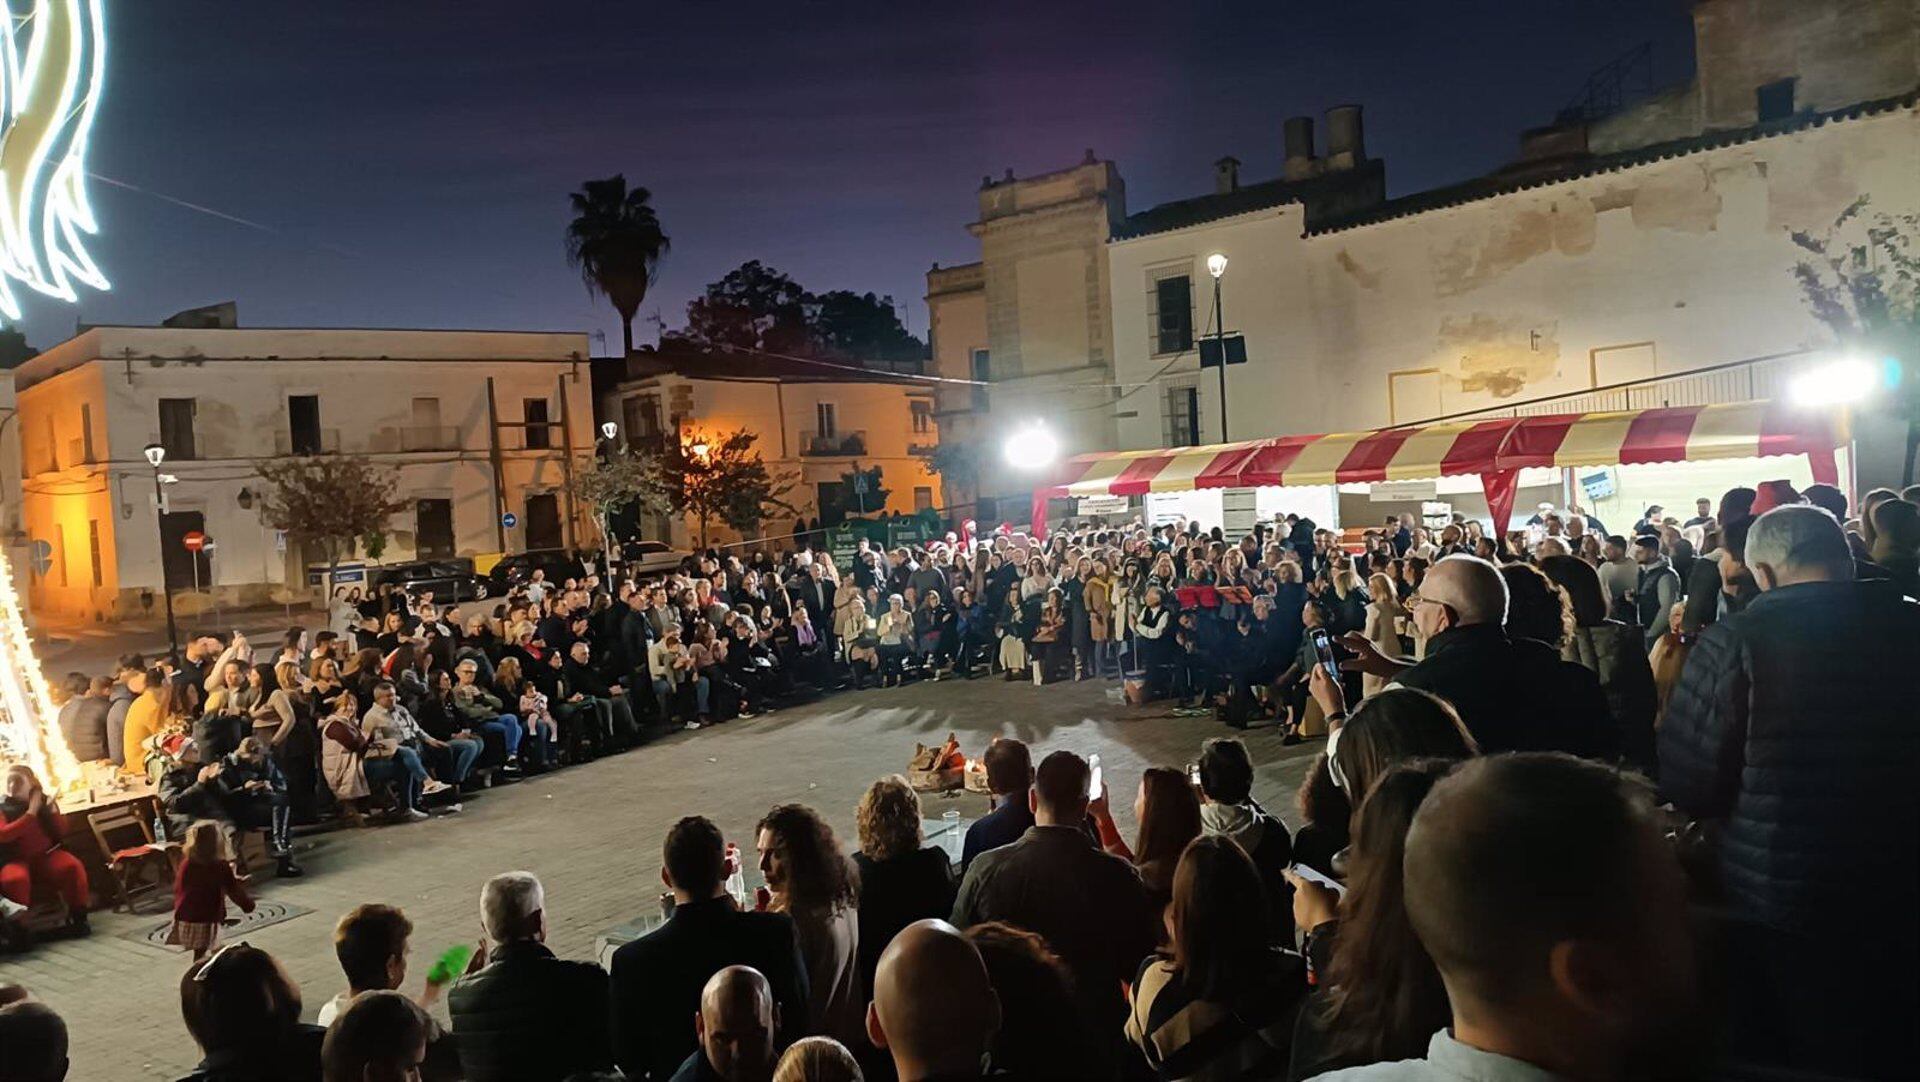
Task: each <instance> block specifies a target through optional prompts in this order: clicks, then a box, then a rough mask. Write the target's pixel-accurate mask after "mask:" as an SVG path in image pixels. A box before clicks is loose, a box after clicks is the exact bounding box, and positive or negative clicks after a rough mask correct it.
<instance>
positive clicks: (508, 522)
mask: <svg viewBox="0 0 1920 1082" xmlns="http://www.w3.org/2000/svg"><path fill="white" fill-rule="evenodd" d="M500 525H502V526H505V527H506V528H507V529H509V530H511V529H513V528H514V527H515V526H518V525H520V516H519V515H516V514H514V513H513V512H512V511H508V512H507V513H506V514H504V515H501V516H500Z"/></svg>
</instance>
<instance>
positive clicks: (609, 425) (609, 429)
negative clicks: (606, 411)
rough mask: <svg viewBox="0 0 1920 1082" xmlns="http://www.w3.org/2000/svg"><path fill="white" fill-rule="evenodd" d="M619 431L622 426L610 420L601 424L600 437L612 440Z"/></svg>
mask: <svg viewBox="0 0 1920 1082" xmlns="http://www.w3.org/2000/svg"><path fill="white" fill-rule="evenodd" d="M619 432H620V426H619V425H617V424H614V423H613V422H612V421H608V422H606V423H605V424H603V425H601V426H600V438H601V439H603V440H610V439H612V438H613V437H614V436H616V435H618V434H619Z"/></svg>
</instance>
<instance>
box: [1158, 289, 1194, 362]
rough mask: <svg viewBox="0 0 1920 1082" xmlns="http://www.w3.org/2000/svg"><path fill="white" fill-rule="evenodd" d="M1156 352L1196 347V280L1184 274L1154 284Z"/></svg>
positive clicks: (1183, 350)
mask: <svg viewBox="0 0 1920 1082" xmlns="http://www.w3.org/2000/svg"><path fill="white" fill-rule="evenodd" d="M1153 329H1154V333H1153V351H1154V352H1155V353H1185V352H1186V351H1187V350H1190V349H1192V348H1193V279H1191V278H1189V277H1187V276H1186V275H1184V274H1180V275H1175V276H1173V277H1171V278H1162V279H1160V280H1159V281H1157V282H1155V283H1153Z"/></svg>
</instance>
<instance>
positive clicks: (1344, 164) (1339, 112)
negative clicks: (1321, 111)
mask: <svg viewBox="0 0 1920 1082" xmlns="http://www.w3.org/2000/svg"><path fill="white" fill-rule="evenodd" d="M1366 160H1367V147H1366V143H1365V141H1364V140H1363V139H1362V137H1361V133H1360V107H1359V106H1358V105H1336V106H1334V107H1333V108H1331V109H1328V110H1327V171H1328V172H1332V171H1334V170H1337V169H1352V168H1353V167H1354V166H1356V165H1359V164H1360V163H1361V162H1364V161H1366Z"/></svg>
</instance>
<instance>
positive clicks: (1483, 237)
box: [1109, 0, 1920, 506]
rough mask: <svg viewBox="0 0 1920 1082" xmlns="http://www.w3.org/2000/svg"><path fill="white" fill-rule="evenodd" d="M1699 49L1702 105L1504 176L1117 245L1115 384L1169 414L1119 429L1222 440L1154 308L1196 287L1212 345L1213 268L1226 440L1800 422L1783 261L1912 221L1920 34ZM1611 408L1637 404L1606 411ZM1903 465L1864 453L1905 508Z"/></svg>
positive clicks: (1790, 7)
mask: <svg viewBox="0 0 1920 1082" xmlns="http://www.w3.org/2000/svg"><path fill="white" fill-rule="evenodd" d="M1695 21H1696V35H1697V37H1698V52H1699V57H1700V63H1699V69H1700V70H1699V75H1698V76H1697V77H1696V79H1695V80H1694V81H1693V82H1692V83H1690V84H1687V85H1686V86H1683V87H1678V88H1674V89H1671V90H1669V91H1666V92H1664V93H1662V94H1659V95H1657V96H1655V97H1654V98H1653V99H1652V100H1650V101H1647V102H1645V103H1643V104H1641V105H1640V106H1638V107H1636V108H1633V109H1629V110H1627V111H1626V112H1623V113H1618V114H1614V115H1612V116H1609V117H1605V118H1602V119H1597V120H1594V121H1593V122H1591V123H1582V122H1572V123H1568V122H1563V123H1562V124H1561V125H1559V126H1557V127H1555V128H1551V129H1542V130H1540V131H1536V132H1532V133H1528V135H1527V136H1526V137H1525V138H1524V139H1523V150H1522V158H1521V160H1520V161H1519V162H1517V163H1515V165H1513V166H1510V167H1508V168H1507V169H1504V170H1502V171H1500V172H1499V173H1496V174H1494V175H1492V176H1489V177H1485V178H1480V179H1477V180H1474V181H1469V182H1467V183H1464V184H1461V185H1457V186H1454V187H1451V188H1446V189H1440V190H1437V191H1431V192H1423V193H1417V194H1414V195H1411V196H1406V197H1402V198H1398V199H1393V200H1387V201H1384V202H1380V203H1378V204H1377V205H1373V206H1361V207H1355V208H1353V209H1351V210H1349V211H1346V212H1342V213H1334V214H1331V215H1329V214H1319V215H1316V214H1315V211H1316V208H1315V206H1314V205H1313V201H1312V200H1311V199H1310V198H1304V197H1301V196H1300V195H1299V194H1298V193H1296V192H1292V191H1289V190H1287V189H1286V188H1285V187H1284V186H1282V187H1280V188H1277V189H1274V190H1273V192H1272V198H1271V199H1270V200H1268V205H1265V206H1256V207H1247V206H1245V205H1244V202H1242V203H1240V204H1235V203H1233V202H1232V201H1230V200H1229V199H1227V198H1226V197H1215V198H1214V199H1211V200H1209V199H1206V198H1202V199H1198V200H1192V201H1189V203H1188V205H1187V206H1186V207H1185V208H1184V212H1183V214H1181V215H1180V216H1178V217H1177V218H1176V219H1174V220H1172V221H1168V220H1167V219H1166V218H1165V217H1164V216H1161V217H1156V216H1155V215H1154V213H1153V212H1148V213H1147V214H1145V215H1139V216H1136V217H1135V218H1134V219H1132V220H1130V222H1129V225H1128V227H1125V228H1123V230H1122V232H1121V234H1120V235H1118V236H1117V237H1116V239H1115V240H1114V241H1113V242H1112V243H1111V244H1110V245H1109V257H1110V275H1111V281H1112V286H1113V293H1112V301H1111V308H1112V312H1113V320H1114V331H1113V336H1112V337H1113V342H1114V357H1115V367H1116V372H1117V379H1118V381H1119V382H1120V383H1121V384H1123V385H1132V384H1150V385H1151V386H1150V387H1148V389H1147V390H1145V391H1143V392H1141V393H1140V394H1139V395H1138V396H1137V398H1138V401H1137V402H1135V403H1133V404H1129V405H1128V406H1126V407H1125V408H1124V409H1122V410H1121V411H1120V412H1119V413H1118V425H1119V442H1120V445H1121V446H1122V447H1125V448H1149V447H1157V446H1167V445H1170V444H1171V445H1178V444H1199V443H1210V442H1217V441H1219V440H1220V439H1221V436H1222V433H1221V420H1220V418H1221V409H1220V403H1221V398H1220V392H1219V382H1218V378H1219V373H1218V371H1217V370H1214V369H1207V370H1204V371H1203V370H1202V369H1201V368H1200V367H1199V358H1198V353H1197V350H1193V351H1189V350H1177V349H1172V348H1163V347H1166V346H1169V345H1170V343H1168V342H1166V340H1165V334H1164V331H1165V328H1166V326H1167V321H1166V319H1165V317H1164V314H1163V313H1162V312H1160V311H1158V310H1157V309H1156V305H1155V301H1156V298H1160V297H1164V296H1167V295H1169V291H1168V290H1167V289H1166V288H1165V287H1163V286H1162V285H1161V283H1163V282H1164V281H1166V280H1167V279H1170V278H1183V279H1185V282H1184V283H1183V284H1182V287H1177V288H1175V289H1173V290H1171V293H1172V294H1173V295H1178V296H1190V297H1191V298H1192V304H1193V313H1192V315H1191V316H1190V317H1189V324H1190V325H1191V326H1194V327H1202V326H1205V325H1206V322H1207V319H1208V317H1209V316H1210V314H1211V311H1210V309H1211V304H1212V296H1213V295H1212V289H1213V281H1212V279H1211V278H1210V277H1209V275H1208V272H1207V269H1206V263H1207V259H1208V257H1209V256H1210V255H1212V254H1214V253H1219V254H1221V255H1224V256H1226V257H1227V270H1226V272H1225V274H1224V275H1223V276H1222V278H1221V279H1220V289H1221V296H1222V302H1223V308H1224V312H1225V320H1224V326H1225V329H1226V331H1227V332H1228V333H1239V334H1242V335H1244V336H1245V342H1246V353H1247V363H1245V364H1243V365H1233V366H1229V368H1228V369H1227V377H1226V379H1227V393H1226V399H1225V401H1226V426H1227V435H1228V436H1230V437H1231V438H1233V439H1236V440H1239V439H1250V438H1255V437H1262V436H1275V435H1283V434H1304V433H1315V432H1351V431H1364V430H1370V429H1375V428H1381V427H1387V426H1391V425H1402V424H1410V423H1416V422H1420V421H1426V420H1431V419H1434V418H1439V417H1451V416H1458V415H1466V414H1476V413H1485V414H1488V415H1491V414H1493V413H1496V412H1502V411H1506V412H1512V411H1514V410H1516V409H1517V410H1518V412H1541V413H1545V412H1578V411H1583V410H1602V409H1628V408H1645V407H1657V406H1665V405H1672V406H1682V405H1697V404H1709V403H1714V402H1729V401H1741V400H1746V399H1753V398H1770V397H1777V396H1779V395H1780V394H1782V393H1783V391H1784V388H1785V385H1786V384H1787V382H1788V381H1789V380H1790V379H1791V377H1792V376H1793V375H1794V374H1795V373H1797V372H1799V371H1803V370H1805V368H1807V367H1809V366H1811V365H1814V364H1818V363H1823V362H1824V361H1825V360H1827V359H1829V354H1828V353H1827V352H1826V350H1827V347H1828V346H1829V345H1830V335H1829V334H1828V332H1827V330H1826V329H1825V327H1824V326H1823V325H1821V324H1820V323H1819V322H1818V321H1816V320H1815V319H1814V318H1813V316H1812V314H1811V312H1810V310H1809V308H1808V306H1807V304H1806V302H1805V300H1804V299H1803V297H1802V295H1801V291H1800V287H1799V284H1798V282H1797V281H1796V278H1795V273H1794V268H1795V265H1796V263H1797V262H1798V261H1799V260H1800V259H1802V258H1804V257H1805V255H1806V252H1805V251H1804V250H1803V249H1802V248H1801V247H1799V246H1797V245H1796V244H1795V242H1794V239H1793V234H1794V233H1795V232H1797V231H1798V232H1806V233H1812V234H1815V235H1818V234H1822V233H1824V232H1826V231H1827V230H1829V229H1830V227H1831V226H1832V225H1833V223H1834V222H1835V220H1836V218H1837V217H1838V216H1840V215H1841V213H1842V212H1843V211H1845V210H1846V209H1847V208H1848V207H1849V206H1852V205H1853V204H1854V203H1855V202H1856V201H1858V200H1861V199H1865V200H1867V207H1868V209H1869V210H1870V211H1884V212H1887V213H1890V214H1894V215H1900V214H1908V213H1913V212H1915V211H1920V97H1917V96H1916V89H1917V88H1920V13H1917V12H1916V10H1915V8H1914V6H1913V5H1911V4H1906V3H1893V2H1889V0H1826V2H1821V3H1793V4H1789V3H1785V2H1784V0H1739V2H1735V0H1706V2H1702V3H1699V4H1696V5H1695ZM1289 155H1290V158H1291V157H1293V148H1292V147H1290V148H1289ZM1290 164H1291V163H1290ZM1209 204H1212V206H1211V207H1209ZM1862 258H1865V256H1862ZM1171 344H1172V345H1185V343H1184V342H1181V343H1171ZM1620 384H1636V386H1634V387H1631V388H1622V389H1617V390H1606V389H1607V388H1615V387H1616V386H1617V385H1620ZM1542 399H1550V401H1544V402H1543V401H1540V400H1542ZM1529 403H1532V405H1529ZM1856 431H1857V432H1858V433H1860V434H1861V436H1862V439H1863V441H1864V440H1866V437H1867V436H1868V435H1869V434H1873V435H1876V437H1877V436H1880V435H1884V433H1885V431H1886V430H1885V427H1884V425H1882V427H1880V428H1879V429H1876V428H1875V423H1874V421H1873V419H1872V418H1865V419H1863V421H1862V422H1861V423H1860V424H1857V425H1856ZM1903 441H1904V437H1903V435H1902V436H1899V437H1896V438H1893V439H1890V440H1888V439H1883V438H1875V439H1873V440H1871V441H1868V442H1870V443H1871V446H1868V445H1865V444H1863V446H1862V448H1861V455H1860V460H1859V469H1860V476H1861V479H1862V481H1863V482H1865V483H1886V482H1887V481H1888V480H1889V479H1891V480H1892V481H1895V482H1897V481H1898V479H1899V478H1898V474H1899V463H1898V453H1899V452H1900V451H1902V450H1904V442H1903ZM1889 456H1891V457H1889ZM1755 479H1756V478H1753V477H1747V478H1745V480H1746V481H1748V482H1751V481H1752V480H1755ZM1536 480H1537V479H1536ZM1695 487H1698V488H1699V489H1700V491H1698V492H1695V491H1693V490H1694V488H1695ZM1722 487H1725V486H1724V485H1723V486H1722ZM1684 491H1685V492H1686V494H1687V496H1688V498H1687V499H1686V501H1685V502H1686V503H1687V504H1690V503H1691V498H1690V497H1691V496H1692V495H1713V496H1717V495H1718V492H1719V489H1713V490H1712V491H1707V489H1706V482H1705V481H1704V480H1703V481H1702V482H1701V483H1700V484H1699V485H1697V486H1695V485H1691V484H1690V485H1688V486H1687V487H1686V488H1685V490H1684ZM1555 495H1556V496H1557V495H1559V493H1555ZM1654 497H1655V498H1657V497H1658V494H1657V493H1656V494H1654ZM1522 502H1523V506H1524V505H1525V504H1526V502H1527V501H1526V498H1525V497H1524V496H1523V501H1522ZM1667 502H1668V505H1669V506H1673V505H1675V504H1676V503H1677V502H1678V501H1675V500H1668V501H1667Z"/></svg>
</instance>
